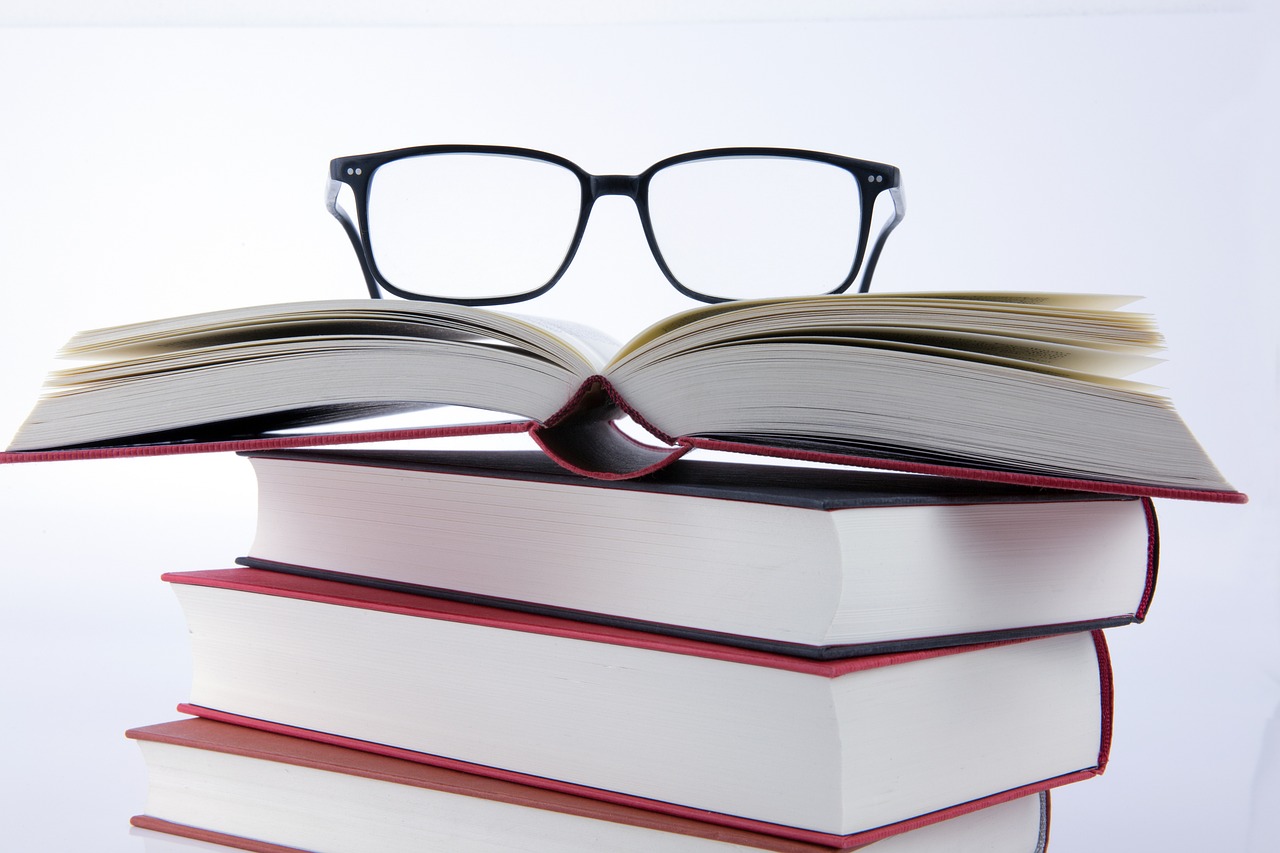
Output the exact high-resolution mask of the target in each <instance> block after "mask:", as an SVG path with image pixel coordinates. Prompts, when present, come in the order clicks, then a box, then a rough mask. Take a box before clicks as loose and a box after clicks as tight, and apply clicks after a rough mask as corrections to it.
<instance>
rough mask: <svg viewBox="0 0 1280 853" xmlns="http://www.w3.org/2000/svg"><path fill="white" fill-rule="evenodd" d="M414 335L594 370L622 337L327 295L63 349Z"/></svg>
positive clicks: (154, 326)
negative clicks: (492, 345) (488, 345)
mask: <svg viewBox="0 0 1280 853" xmlns="http://www.w3.org/2000/svg"><path fill="white" fill-rule="evenodd" d="M326 337H328V338H332V339H335V340H337V339H347V340H356V339H358V338H360V337H369V338H377V337H384V338H412V339H423V340H435V341H471V342H480V341H496V342H501V343H504V344H508V345H511V346H513V347H516V348H519V349H521V350H524V351H527V352H529V353H530V354H531V355H535V356H538V357H541V358H544V359H546V360H548V361H551V362H552V363H555V364H557V365H560V366H561V367H563V368H565V369H566V370H569V371H571V372H573V373H575V374H583V375H589V374H590V373H594V372H596V370H597V369H598V368H599V367H600V366H601V365H602V364H603V363H604V361H605V359H606V358H607V357H608V356H609V355H612V353H613V351H614V350H615V349H616V344H613V345H612V346H610V342H609V340H608V338H607V336H605V335H604V334H603V333H599V332H593V331H592V330H590V329H589V328H588V327H586V326H575V325H573V324H568V323H556V322H554V321H542V320H538V319H536V318H532V317H523V316H515V315H509V314H503V313H499V312H496V311H490V310H486V309H482V308H473V307H469V306H463V305H449V304H445V303H430V302H409V301H398V300H372V299H350V300H327V301H318V302H298V303H282V304H277V305H265V306H256V307H249V308H236V309H230V310H225V311H214V312H208V313H204V314H193V315H188V316H185V317H172V318H165V319H161V320H154V321H150V322H144V323H133V324H129V325H124V326H115V327H111V328H105V329H96V330H90V331H86V332H81V333H79V334H77V335H76V336H74V337H73V338H72V339H71V341H69V342H68V343H67V345H66V346H64V347H63V348H62V350H61V352H60V353H59V354H60V355H61V356H62V357H64V358H90V359H104V358H114V359H121V358H126V359H127V358H130V357H133V358H146V357H153V356H156V355H160V354H164V353H173V352H184V351H185V352H190V353H194V352H197V351H204V350H209V351H211V352H213V351H217V348H219V347H226V346H229V345H237V344H243V343H246V342H254V341H256V342H263V341H287V340H309V339H316V338H326Z"/></svg>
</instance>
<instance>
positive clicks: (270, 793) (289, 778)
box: [126, 718, 1049, 853]
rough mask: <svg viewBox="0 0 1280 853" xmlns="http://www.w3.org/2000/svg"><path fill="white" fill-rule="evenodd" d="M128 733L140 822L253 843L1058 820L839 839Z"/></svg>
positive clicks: (183, 727)
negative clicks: (138, 754)
mask: <svg viewBox="0 0 1280 853" xmlns="http://www.w3.org/2000/svg"><path fill="white" fill-rule="evenodd" d="M126 734H127V736H128V737H130V738H132V739H133V740H135V741H136V742H137V744H138V746H139V747H140V749H141V750H142V753H143V756H144V759H145V760H146V763H147V765H148V767H149V776H150V780H149V794H148V805H147V807H146V811H145V813H143V814H140V815H137V816H135V817H134V818H133V819H132V821H131V823H132V824H133V825H134V826H136V827H139V828H142V829H148V830H153V831H157V832H163V833H167V834H170V835H175V836H181V837H185V838H192V839H196V840H199V841H206V842H211V843H216V844H223V845H227V846H231V847H235V848H238V849H243V850H252V851H257V853H282V852H283V851H299V850H314V849H325V850H346V849H368V848H369V846H370V844H371V843H372V842H373V839H374V838H376V848H377V849H378V850H379V851H381V853H400V851H410V850H422V849H427V848H430V849H433V850H454V849H468V850H469V849H473V847H474V845H476V844H486V845H489V846H490V847H491V848H492V849H504V850H505V849H524V850H554V851H556V853H573V852H574V851H580V853H586V851H599V850H608V851H610V853H650V851H653V850H664V851H671V853H680V851H685V853H717V852H718V851H722V852H723V853H732V851H742V853H752V851H772V853H846V851H854V850H865V851H867V853H878V851H880V850H884V851H885V853H890V851H892V853H913V852H914V853H923V851H930V850H947V851H950V853H1040V851H1043V850H1044V849H1045V845H1046V843H1047V840H1048V832H1049V794H1048V792H1043V793H1041V794H1039V795H1030V796H1027V797H1020V798H1017V799H1013V800H1009V801H1007V802H1003V803H998V804H995V805H992V806H988V807H986V808H983V809H975V810H973V811H969V812H965V813H963V814H957V815H955V816H954V817H951V818H949V819H947V820H944V821H938V822H935V823H931V824H926V825H923V826H920V827H916V828H909V827H904V828H903V831H902V832H901V833H898V834H894V835H889V836H885V837H884V838H882V839H879V840H869V841H866V842H865V843H863V842H859V843H855V844H853V845H852V846H846V845H839V846H832V845H826V844H813V843H809V842H805V841H797V840H792V839H787V838H781V837H778V836H776V835H771V834H767V833H762V832H755V831H752V830H749V829H744V828H735V827H727V826H722V825H719V824H716V823H709V822H707V821H703V820H699V819H697V818H696V817H682V816H677V815H672V814H666V813H664V812H661V811H653V810H649V809H640V808H635V807H633V806H628V805H624V804H621V803H615V802H608V801H604V800H599V799H593V798H591V797H585V796H580V795H577V794H572V793H568V792H563V791H551V790H547V789H545V788H540V787H535V786H531V785H523V784H520V783H518V782H512V781H506V780H502V779H495V778H492V777H490V776H483V775H478V774H475V773H467V772H464V771H461V770H453V769H449V768H444V767H436V766H433V765H430V764H424V763H422V762H417V761H408V760H405V759H403V758H394V757H391V756H385V755H378V754H376V753H372V752H367V751H363V750H356V749H349V748H345V747H340V746H335V745H333V744H326V743H320V742H318V741H313V740H305V739H302V738H296V737H288V736H285V735H280V734H275V733H272V732H265V731H260V730H257V729H252V728H248V727H245V726H235V725H229V724H226V723H219V722H216V721H213V720H205V719H200V718H193V719H184V720H178V721H174V722H168V723H161V724H159V725H153V726H143V727H139V728H135V729H131V730H130V731H128V732H127V733H126ZM370 827H374V828H375V829H374V830H373V831H372V832H371V830H370ZM373 833H376V835H374V834H373ZM487 849H488V848H487Z"/></svg>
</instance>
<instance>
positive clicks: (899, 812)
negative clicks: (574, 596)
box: [165, 569, 1112, 847]
mask: <svg viewBox="0 0 1280 853" xmlns="http://www.w3.org/2000/svg"><path fill="white" fill-rule="evenodd" d="M165 580H167V581H168V582H169V583H170V584H171V585H172V587H173V589H174V591H175V592H176V593H177V595H178V597H179V600H180V602H181V603H182V606H183V609H184V612H185V613H186V617H187V623H188V628H189V630H190V634H191V640H192V651H193V663H194V677H193V686H192V692H191V698H190V701H189V702H187V703H184V704H182V705H180V706H179V710H180V711H182V712H183V713H187V714H192V715H195V716H200V717H206V718H209V719H214V720H219V721H222V722H231V723H236V724H240V725H244V726H249V727H252V728H259V729H263V730H266V731H275V732H277V733H281V734H287V735H291V736H295V737H301V738H305V739H311V740H318V741H321V742H325V743H331V744H335V745H339V746H344V747H349V748H355V749H361V750H365V751H369V752H374V753H377V754H381V755H389V756H392V757H396V758H403V759H407V760H410V761H418V762H422V763H426V764H431V765H434V766H440V767H446V768H450V769H458V770H464V771H466V772H469V773H475V774H479V775H484V776H490V777H493V778H496V779H503V780H507V781H514V782H519V783H521V784H527V785H533V786H535V787H540V788H545V789H548V790H552V791H562V792H567V793H571V794H575V795H579V796H586V797H589V798H592V799H597V800H603V801H607V802H613V803H619V804H622V805H626V806H631V807H635V808H639V809H643V810H648V811H656V812H661V813H665V814H670V815H675V816H679V817H688V818H696V819H698V820H701V821H704V822H707V823H713V824H717V825H720V826H726V827H731V828H736V829H746V830H750V831H753V832H760V833H764V834H767V835H774V836H778V837H781V838H787V839H792V840H797V841H804V842H806V843H811V844H820V845H828V846H834V847H841V846H852V845H855V844H858V843H861V842H864V841H870V840H874V839H877V838H880V837H884V836H886V835H890V834H894V833H896V832H898V831H900V830H902V829H904V828H908V827H916V826H921V825H924V824H927V823H932V822H936V821H939V820H944V819H946V818H948V817H951V816H954V815H957V814H960V813H963V812H966V811H969V810H972V809H974V808H978V807H981V806H985V805H991V804H995V803H998V802H1005V801H1008V800H1010V799H1014V798H1017V797H1020V796H1025V795H1029V794H1035V793H1038V792H1040V791H1044V790H1048V789H1050V788H1052V787H1055V786H1058V785H1062V784H1066V783H1069V782H1075V781H1079V780H1083V779H1088V778H1091V777H1093V776H1096V775H1097V774H1099V773H1101V772H1102V771H1103V769H1104V768H1105V766H1106V761H1107V756H1108V753H1109V750H1110V743H1111V716H1112V711H1111V707H1112V706H1111V703H1112V687H1111V671H1110V664H1109V659H1108V656H1107V652H1106V644H1105V641H1104V639H1103V637H1102V633H1101V632H1100V631H1094V632H1081V633H1075V634H1064V635H1058V636H1054V637H1048V638H1042V639H1031V640H1015V641H1008V642H1001V643H988V644H981V645H973V646H965V647H951V648H946V649H934V650H928V651H921V652H911V653H900V654H894V655H879V656H869V657H860V658H849V659H843V660H838V661H818V660H812V659H807V658H799V657H791V656H784V655H776V654H770V653H767V652H759V651H754V650H746V649H741V648H735V647H731V646H724V645H719V644H713V643H705V642H699V641H695V640H687V639H682V638H676V637H669V636H662V635H656V634H652V633H646V632H638V631H629V630H626V629H621V628H613V627H608V626H601V625H593V624H588V623H581V622H574V621H571V620H564V619H556V618H553V617H547V616H540V615H537V614H529V613H517V612H511V611H505V610H496V609H493V608H486V607H479V606H475V605H470V604H465V603H461V602H455V601H447V600H440V599H430V598H427V597H424V596H420V595H409V594H404V593H398V592H394V591H390V590H381V589H374V588H369V587H362V586H353V585H350V584H341V583H337V582H330V581H323V580H318V579H314V578H305V577H298V576H293V575H286V574H281V573H277V572H267V571H258V570H253V569H229V570H217V571H210V572H181V573H173V574H167V575H165Z"/></svg>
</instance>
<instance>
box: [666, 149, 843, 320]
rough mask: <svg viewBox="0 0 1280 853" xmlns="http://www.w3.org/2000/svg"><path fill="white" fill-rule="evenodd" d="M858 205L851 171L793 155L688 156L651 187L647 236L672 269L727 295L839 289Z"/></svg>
mask: <svg viewBox="0 0 1280 853" xmlns="http://www.w3.org/2000/svg"><path fill="white" fill-rule="evenodd" d="M861 204H862V202H861V198H860V196H859V187H858V183H857V181H856V180H855V178H854V176H853V175H852V174H850V173H849V172H848V171H846V170H844V169H841V168H839V167H838V166H833V165H830V164H828V163H823V162H820V161H817V160H802V159H798V158H790V157H744V158H738V157H719V158H713V159H706V160H690V161H686V162H683V163H676V164H674V165H672V166H668V167H667V168H664V169H662V170H660V171H658V172H657V173H656V174H654V176H653V179H652V181H651V182H650V184H649V217H650V220H651V222H652V227H653V232H654V239H655V242H656V243H657V245H658V249H659V251H660V252H661V254H662V258H663V260H665V261H666V263H667V267H668V268H669V269H670V270H671V274H672V275H673V276H674V277H675V278H676V279H677V280H678V281H679V282H680V283H681V284H683V285H684V286H685V287H687V288H689V289H690V290H696V291H698V292H699V293H703V294H706V295H708V296H716V297H721V298H726V299H752V298H759V297H766V296H803V295H809V294H816V293H826V292H829V291H831V290H834V289H836V288H837V287H839V286H840V285H841V284H842V283H843V282H844V280H845V278H847V277H848V275H849V271H850V269H851V268H852V266H853V262H854V258H855V257H856V256H857V250H858V228H859V225H860V224H861V222H862V207H861Z"/></svg>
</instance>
